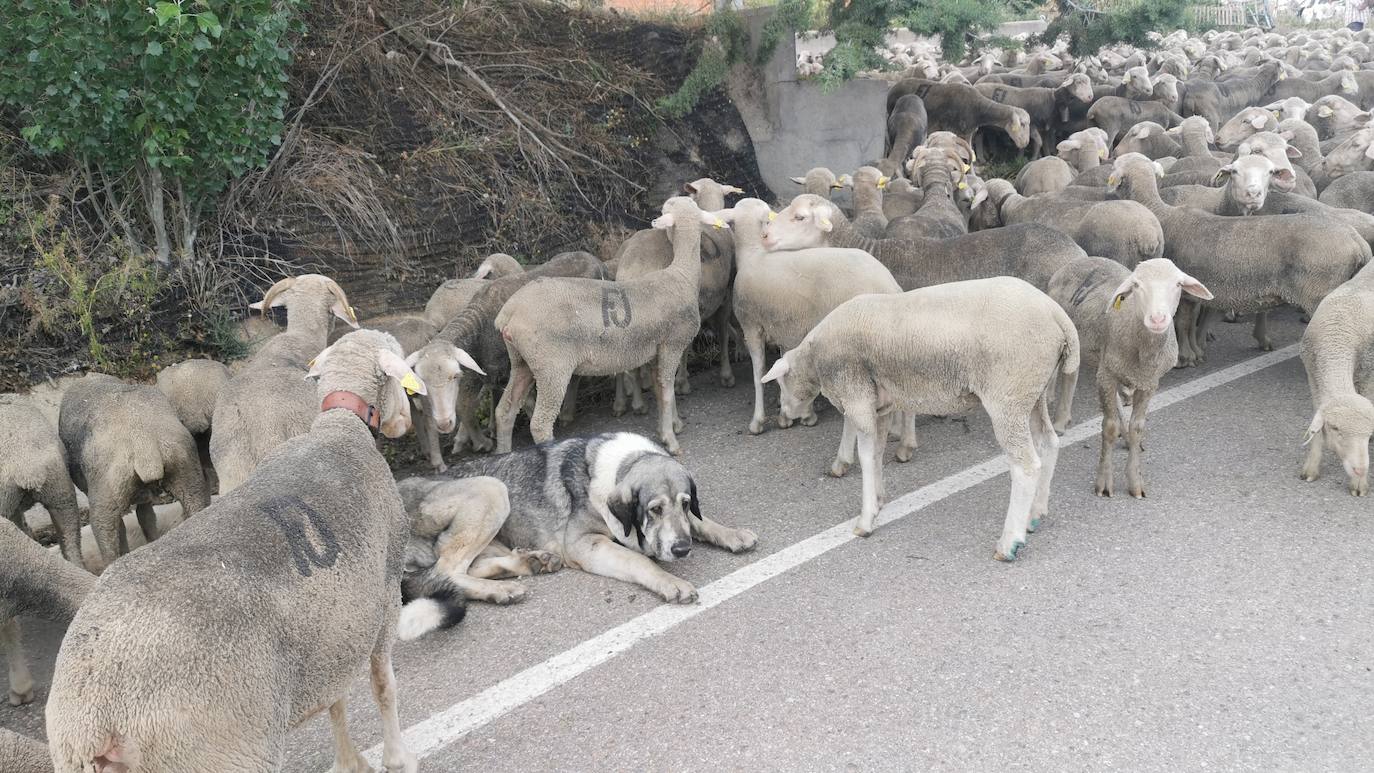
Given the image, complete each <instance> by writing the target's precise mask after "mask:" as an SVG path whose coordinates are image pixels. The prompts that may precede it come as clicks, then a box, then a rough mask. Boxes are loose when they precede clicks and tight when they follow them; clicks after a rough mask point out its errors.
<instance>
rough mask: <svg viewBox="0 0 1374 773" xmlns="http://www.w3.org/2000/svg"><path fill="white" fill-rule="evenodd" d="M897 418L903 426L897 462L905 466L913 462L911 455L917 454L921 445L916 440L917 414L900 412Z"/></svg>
mask: <svg viewBox="0 0 1374 773" xmlns="http://www.w3.org/2000/svg"><path fill="white" fill-rule="evenodd" d="M896 417H897V418H896V420H897V421H899V422H901V425H902V433H901V443H900V444H899V445H898V446H897V461H899V462H902V463H904V464H905V463H906V462H909V461H911V455H912V454H914V453H916V447H917V446H918V445H919V444H920V443H919V441H918V440H917V439H916V414H915V412H913V411H898V412H897V414H896Z"/></svg>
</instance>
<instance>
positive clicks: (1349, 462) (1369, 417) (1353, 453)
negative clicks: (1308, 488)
mask: <svg viewBox="0 0 1374 773" xmlns="http://www.w3.org/2000/svg"><path fill="white" fill-rule="evenodd" d="M1317 433H1321V435H1322V438H1323V440H1321V441H1318V442H1324V443H1326V447H1327V449H1329V450H1330V451H1331V452H1332V453H1334V454H1336V456H1338V457H1340V460H1341V466H1342V467H1344V468H1345V474H1346V476H1347V477H1348V479H1349V483H1350V493H1351V494H1353V495H1354V496H1357V497H1362V496H1364V495H1365V494H1366V493H1368V491H1369V438H1370V436H1371V435H1374V405H1371V404H1370V402H1369V400H1367V399H1365V398H1364V397H1362V396H1360V395H1358V394H1349V395H1340V396H1338V397H1333V398H1331V399H1330V400H1327V401H1326V402H1325V403H1323V404H1322V406H1321V408H1319V409H1318V410H1317V413H1316V415H1315V416H1313V417H1312V423H1311V424H1310V425H1309V426H1308V427H1307V434H1306V435H1305V436H1304V437H1303V445H1307V444H1308V443H1310V442H1313V440H1314V439H1315V438H1316V435H1317Z"/></svg>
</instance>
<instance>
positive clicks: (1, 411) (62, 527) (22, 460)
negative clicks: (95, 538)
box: [0, 395, 82, 566]
mask: <svg viewBox="0 0 1374 773" xmlns="http://www.w3.org/2000/svg"><path fill="white" fill-rule="evenodd" d="M67 470H68V467H67V452H66V449H65V448H63V446H62V440H61V438H60V437H58V434H57V428H56V427H54V426H53V425H52V422H50V421H48V419H47V417H45V416H44V415H43V414H42V413H40V412H39V410H38V405H37V404H36V403H35V402H34V401H33V399H32V398H28V397H23V396H21V395H0V521H3V520H6V519H8V520H10V521H13V522H14V525H15V526H17V527H19V528H20V529H23V530H24V532H25V533H28V531H29V529H28V525H27V524H26V523H25V522H24V511H25V510H27V509H28V507H29V506H30V505H32V504H33V503H34V502H38V503H39V504H41V505H43V507H45V508H47V511H48V514H49V516H51V518H52V524H53V526H54V527H55V528H56V529H57V538H58V542H59V543H60V544H61V546H62V556H63V558H66V559H67V560H68V561H71V562H72V563H74V564H76V565H78V566H80V565H82V559H81V513H80V511H79V510H78V509H77V504H76V489H75V488H73V486H72V479H71V475H70V473H68V471H67Z"/></svg>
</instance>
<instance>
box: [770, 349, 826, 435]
mask: <svg viewBox="0 0 1374 773" xmlns="http://www.w3.org/2000/svg"><path fill="white" fill-rule="evenodd" d="M810 354H811V340H810V336H808V337H807V338H806V339H803V340H802V342H801V344H800V345H798V346H797V348H795V349H793V350H792V351H790V352H785V353H784V354H783V355H782V356H781V357H779V358H778V360H777V362H774V363H773V367H771V368H769V369H768V372H767V373H765V374H764V376H763V383H765V384H766V383H768V382H769V381H776V382H778V396H779V399H778V408H779V409H780V411H781V413H782V415H783V416H784V417H786V418H789V419H800V418H801V417H803V416H805V415H806V413H807V412H808V411H809V410H810V409H811V408H810V406H811V401H813V400H815V399H816V397H817V396H818V395H819V394H820V393H821V385H820V379H818V378H817V377H816V372H815V368H813V367H812V365H811V357H810Z"/></svg>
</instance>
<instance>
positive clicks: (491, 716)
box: [366, 344, 1298, 765]
mask: <svg viewBox="0 0 1374 773" xmlns="http://www.w3.org/2000/svg"><path fill="white" fill-rule="evenodd" d="M1297 354H1298V345H1297V344H1293V345H1290V346H1286V347H1284V348H1282V349H1279V350H1278V351H1275V352H1270V353H1268V354H1263V355H1260V356H1259V357H1255V358H1252V359H1249V360H1246V361H1245V362H1242V363H1239V364H1237V365H1232V366H1231V367H1229V368H1225V369H1222V370H1219V371H1217V372H1215V373H1210V374H1208V375H1206V376H1202V377H1199V378H1196V379H1193V380H1191V381H1189V382H1187V383H1185V384H1180V385H1179V386H1176V387H1173V388H1172V389H1168V390H1165V391H1163V392H1160V393H1159V394H1158V395H1156V396H1155V398H1154V400H1152V401H1151V402H1150V409H1151V410H1152V411H1156V410H1159V409H1162V408H1166V407H1168V406H1170V405H1173V404H1174V403H1177V402H1181V401H1183V400H1187V399H1188V398H1190V397H1195V396H1197V395H1200V394H1202V393H1203V392H1206V391H1208V390H1211V389H1215V388H1217V387H1219V386H1222V385H1224V384H1227V383H1230V382H1232V381H1235V380H1236V379H1239V378H1243V377H1245V376H1248V375H1250V374H1252V373H1255V372H1257V371H1260V370H1263V369H1265V368H1268V367H1270V366H1271V365H1276V364H1278V363H1280V362H1284V361H1285V360H1289V359H1292V358H1293V357H1295V356H1297ZM1084 375H1090V374H1084ZM1100 425H1101V419H1100V417H1096V416H1095V417H1093V418H1091V419H1088V420H1085V421H1081V422H1079V423H1078V424H1076V425H1075V426H1073V427H1072V428H1070V429H1069V431H1068V432H1066V433H1065V434H1064V436H1063V438H1062V440H1063V442H1064V443H1065V444H1067V443H1075V442H1078V441H1081V440H1086V439H1088V438H1090V437H1093V436H1095V435H1097V434H1098V432H1099V431H1100ZM1006 471H1007V463H1006V460H1005V457H1002V456H998V457H996V458H993V459H989V460H987V461H986V462H982V463H980V464H976V465H974V466H972V467H969V468H968V469H966V470H964V471H962V472H958V473H955V474H953V475H950V476H949V477H946V478H942V479H940V480H938V481H936V482H934V483H931V484H929V485H927V486H922V487H921V488H919V489H916V490H915V491H913V492H911V493H909V494H906V495H904V496H902V497H899V498H897V499H895V500H893V501H891V502H889V503H888V504H887V506H886V507H884V508H883V510H882V512H881V513H879V515H878V523H879V524H887V523H892V522H893V521H897V520H900V519H902V518H905V517H907V516H908V515H911V514H912V513H915V512H918V511H920V510H923V509H925V508H926V507H929V506H930V505H933V504H935V503H936V502H939V501H941V500H943V499H948V498H949V497H951V496H954V495H955V494H958V493H959V492H961V491H964V490H966V489H969V488H972V487H974V486H976V485H978V484H980V483H983V482H985V481H988V480H991V479H993V478H995V477H997V476H998V475H1001V474H1003V473H1005V472H1006ZM853 528H854V521H853V520H852V519H851V520H847V521H845V522H843V523H840V524H837V525H836V526H833V527H831V528H829V529H826V530H825V531H823V532H821V533H819V534H816V535H814V536H811V537H808V538H806V539H804V540H802V541H801V542H798V543H795V544H793V545H791V546H789V547H786V548H783V549H782V550H779V551H778V552H776V553H773V554H772V555H768V556H765V557H763V558H761V559H759V560H758V561H755V562H753V563H751V564H749V565H747V566H744V567H742V568H740V569H737V570H735V571H734V572H731V573H730V574H727V575H725V576H724V577H722V578H720V579H719V580H716V581H715V582H713V583H711V584H709V585H706V586H705V587H703V588H701V589H700V591H699V594H700V596H699V601H698V603H696V604H694V605H691V606H677V605H670V604H664V605H662V606H659V607H656V608H654V609H653V610H651V611H649V612H646V613H644V614H642V615H640V616H639V617H636V618H634V619H633V620H630V621H628V622H625V623H623V624H621V625H618V626H616V627H615V628H612V629H610V630H609V631H606V632H605V633H603V634H601V635H599V636H596V637H594V638H591V639H588V640H587V641H585V642H582V643H581V644H579V645H577V646H576V647H573V648H572V649H570V650H567V651H565V652H563V653H561V654H558V655H555V656H553V657H551V658H549V659H548V660H545V661H544V662H542V663H539V664H538V665H535V666H531V667H530V668H527V669H525V670H524V671H521V672H520V673H518V674H515V675H514V676H511V677H509V678H507V679H505V680H503V681H501V682H499V683H497V684H495V685H492V686H491V687H489V688H487V689H486V690H483V691H482V692H480V693H478V694H477V695H474V696H473V697H471V698H468V699H467V700H465V701H462V702H460V703H456V704H454V705H453V706H450V707H449V708H447V709H445V710H443V711H441V712H439V713H438V714H435V715H433V716H432V717H430V718H429V719H426V720H424V721H423V722H420V723H418V724H416V725H414V726H412V727H410V728H409V729H407V730H406V732H405V738H406V743H407V744H408V745H409V747H410V750H411V751H413V752H414V753H415V754H416V755H418V756H420V757H426V756H428V755H430V754H433V753H434V752H436V751H438V750H440V749H442V748H444V747H445V746H448V745H449V744H451V743H453V742H455V741H457V740H458V739H460V738H462V737H463V736H464V735H466V734H467V733H469V732H471V731H473V730H475V729H477V728H479V727H482V726H483V725H485V724H487V723H489V722H492V721H494V720H496V719H497V718H499V717H501V716H503V715H505V714H507V713H508V712H510V711H512V710H514V709H516V708H518V707H520V706H521V705H523V704H525V703H528V702H529V701H532V700H534V699H535V698H538V697H539V696H541V695H543V694H544V693H546V692H548V691H550V690H552V689H554V688H555V687H558V686H559V685H561V684H563V683H565V682H568V681H570V680H572V679H573V678H574V677H576V676H578V675H580V674H583V673H585V672H587V671H590V670H591V669H593V668H595V667H596V666H598V665H600V664H602V663H605V662H606V661H608V660H610V659H611V658H613V657H615V656H616V655H619V654H620V653H622V652H625V651H626V650H628V649H630V648H631V647H633V646H634V645H635V644H638V643H639V642H641V641H643V640H645V639H648V638H650V637H652V636H656V635H658V634H660V633H663V632H664V631H667V630H668V629H670V628H672V627H674V626H676V625H677V624H678V623H681V622H683V621H685V620H690V619H691V618H693V617H696V616H697V615H699V614H701V613H702V612H705V611H706V610H708V609H711V608H712V607H714V606H716V605H718V604H721V603H723V602H725V601H728V600H730V599H732V598H734V597H735V596H738V595H740V594H741V593H744V592H745V591H747V590H749V589H750V588H753V587H754V586H755V585H758V584H760V583H762V582H765V581H767V580H770V579H772V578H774V577H777V576H778V575H780V574H782V573H783V572H786V571H788V570H789V569H793V568H795V567H797V566H800V565H802V564H804V563H806V562H807V561H810V560H811V559H813V558H816V557H817V556H820V555H823V554H825V553H827V552H829V551H831V550H833V549H834V548H837V547H839V546H840V545H843V544H845V543H846V542H849V541H851V540H854V539H857V537H855V536H854V532H853ZM366 756H367V758H368V760H369V761H370V762H371V763H372V764H373V765H380V764H381V756H382V747H381V746H380V745H377V746H374V747H372V748H371V749H369V750H368V752H367V754H366Z"/></svg>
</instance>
